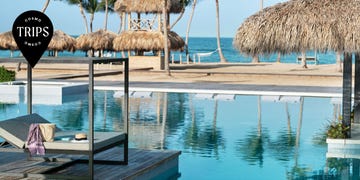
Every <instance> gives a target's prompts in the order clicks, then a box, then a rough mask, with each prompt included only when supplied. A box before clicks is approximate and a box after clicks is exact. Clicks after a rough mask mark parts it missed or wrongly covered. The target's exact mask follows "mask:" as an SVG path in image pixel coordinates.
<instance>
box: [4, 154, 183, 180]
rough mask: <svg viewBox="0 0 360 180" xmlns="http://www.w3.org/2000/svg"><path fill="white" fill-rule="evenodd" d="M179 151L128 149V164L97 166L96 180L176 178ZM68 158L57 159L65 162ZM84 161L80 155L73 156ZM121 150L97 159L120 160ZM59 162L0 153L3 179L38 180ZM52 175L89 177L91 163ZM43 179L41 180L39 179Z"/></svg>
mask: <svg viewBox="0 0 360 180" xmlns="http://www.w3.org/2000/svg"><path fill="white" fill-rule="evenodd" d="M180 154H181V152H180V151H170V150H140V149H129V164H128V165H103V164H95V165H94V178H95V179H116V180H118V179H154V178H155V179H176V178H177V177H179V175H180V174H179V168H178V157H179V155H180ZM66 157H68V156H59V155H58V156H57V158H60V159H63V158H66ZM72 157H73V158H74V157H77V158H81V157H80V156H72ZM83 157H84V156H83ZM121 157H122V148H120V147H115V148H112V149H109V150H107V151H104V152H101V153H99V154H97V155H96V156H95V159H96V158H99V159H100V158H101V159H108V160H110V159H111V160H121ZM68 162H69V161H66V160H65V159H63V161H59V162H43V161H28V160H26V154H24V153H0V164H1V165H0V179H24V178H27V177H29V179H37V178H34V177H39V176H33V175H32V174H34V173H41V172H45V171H47V170H49V169H52V168H54V167H57V166H61V165H63V164H64V163H68ZM51 175H63V176H65V177H74V176H80V177H86V176H88V164H87V163H76V164H73V165H71V166H69V167H66V168H64V169H61V170H59V171H55V172H53V173H52V174H51ZM38 179H41V178H38Z"/></svg>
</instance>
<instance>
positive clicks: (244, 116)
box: [0, 91, 358, 179]
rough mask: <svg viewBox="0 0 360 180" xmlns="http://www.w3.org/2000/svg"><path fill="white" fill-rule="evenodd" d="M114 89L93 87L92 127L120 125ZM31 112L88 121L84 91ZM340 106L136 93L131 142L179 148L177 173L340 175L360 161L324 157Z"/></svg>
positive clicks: (61, 121)
mask: <svg viewBox="0 0 360 180" xmlns="http://www.w3.org/2000/svg"><path fill="white" fill-rule="evenodd" d="M113 95H114V91H95V98H94V99H95V106H94V108H95V110H94V113H95V129H96V130H97V131H121V130H122V128H123V122H122V120H121V118H120V117H121V114H122V112H121V98H114V97H113ZM33 111H34V112H36V113H38V114H40V115H42V116H43V117H44V118H46V119H48V120H49V121H51V122H54V123H56V124H57V126H59V127H60V128H63V129H66V130H84V131H85V130H86V129H87V126H88V124H87V121H88V120H87V118H88V102H87V99H86V98H83V99H82V100H76V101H72V102H66V103H63V104H62V105H34V106H33ZM339 113H340V104H339V101H337V100H336V99H334V98H316V97H291V96H258V95H234V96H231V95H230V96H226V98H224V96H216V95H213V94H187V93H160V92H153V93H150V92H149V93H141V94H140V95H139V94H136V92H133V93H132V97H131V98H130V119H131V124H130V134H129V137H130V146H131V147H137V148H145V149H174V150H181V151H182V154H181V156H180V160H179V161H180V164H179V166H180V173H181V177H180V178H179V179H224V178H226V179H297V178H300V179H301V178H321V177H325V178H330V177H332V178H341V176H344V174H346V175H348V176H349V174H350V175H351V174H354V172H353V171H352V170H351V167H352V166H354V164H356V163H358V162H357V160H353V159H334V158H326V152H327V146H326V144H325V141H324V139H323V134H324V132H325V126H326V125H327V124H328V123H329V121H332V120H333V119H335V118H337V117H338V116H339ZM24 114H26V104H24V103H23V102H20V103H18V104H1V103H0V119H8V118H12V117H16V116H19V115H24ZM130 158H131V157H130Z"/></svg>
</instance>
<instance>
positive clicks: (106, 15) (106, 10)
mask: <svg viewBox="0 0 360 180" xmlns="http://www.w3.org/2000/svg"><path fill="white" fill-rule="evenodd" d="M108 8H109V1H108V0H105V20H104V30H105V31H106V30H107V22H108V15H109V10H108Z"/></svg>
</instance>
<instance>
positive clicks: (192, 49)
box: [0, 37, 336, 64]
mask: <svg viewBox="0 0 360 180" xmlns="http://www.w3.org/2000/svg"><path fill="white" fill-rule="evenodd" d="M232 41H233V39H232V38H222V39H221V48H222V51H223V54H224V56H225V58H226V59H227V60H228V62H232V63H237V62H241V63H250V62H251V57H247V56H245V55H242V54H240V53H239V52H238V51H237V50H235V49H234V48H233V45H232ZM216 49H217V44H216V38H194V37H193V38H190V39H189V53H190V57H191V58H193V56H194V54H195V53H207V52H212V51H214V50H216ZM172 53H173V54H174V57H175V60H179V59H180V58H179V54H181V56H182V60H183V61H184V62H185V60H186V55H185V52H172ZM19 54H20V53H19V51H15V52H14V57H16V56H19ZM47 54H48V53H47V52H45V54H44V55H45V56H47ZM59 56H82V57H84V56H85V53H84V52H81V51H76V52H75V53H71V52H66V51H65V52H60V53H59ZM297 56H299V54H288V55H283V56H282V57H281V62H282V63H296V59H297ZM307 56H314V52H307ZM0 57H10V51H6V50H0ZM117 57H121V55H120V53H117ZM317 57H318V60H319V64H334V63H335V62H336V59H335V58H336V57H335V53H334V52H327V53H317ZM276 58H277V54H272V55H267V56H260V62H276ZM201 62H202V63H209V62H219V55H218V53H217V52H216V53H213V54H212V55H211V56H209V57H202V58H201Z"/></svg>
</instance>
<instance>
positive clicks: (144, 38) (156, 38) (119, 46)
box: [113, 31, 185, 51]
mask: <svg viewBox="0 0 360 180" xmlns="http://www.w3.org/2000/svg"><path fill="white" fill-rule="evenodd" d="M113 44H114V46H113V48H114V50H115V51H126V50H140V51H149V50H163V49H164V35H163V34H162V33H161V32H160V31H124V32H122V33H121V34H120V35H118V36H117V37H116V38H115V39H114V42H113ZM168 44H169V48H170V49H171V50H183V47H184V44H185V42H184V40H183V39H182V38H181V37H180V36H179V35H178V34H176V33H175V32H173V31H170V32H169V34H168Z"/></svg>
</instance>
